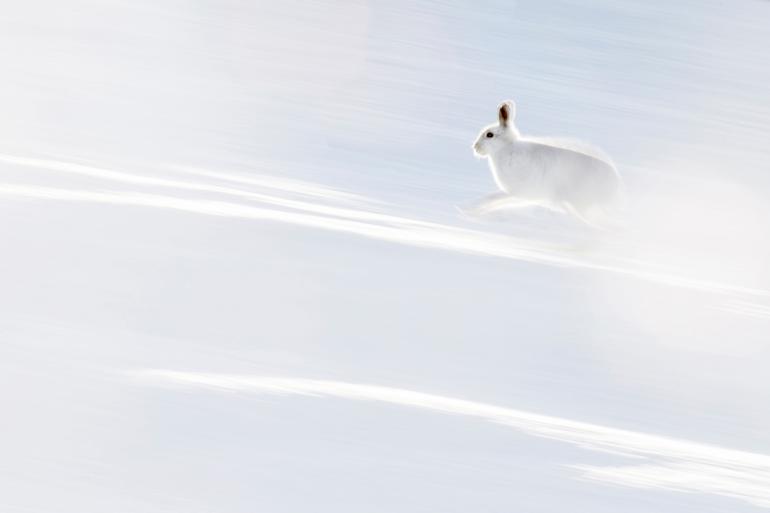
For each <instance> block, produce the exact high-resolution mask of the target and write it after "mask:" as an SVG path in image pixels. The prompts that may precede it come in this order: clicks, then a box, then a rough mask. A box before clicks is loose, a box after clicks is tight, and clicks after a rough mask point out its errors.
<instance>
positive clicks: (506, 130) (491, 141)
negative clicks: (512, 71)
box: [473, 100, 519, 158]
mask: <svg viewBox="0 0 770 513" xmlns="http://www.w3.org/2000/svg"><path fill="white" fill-rule="evenodd" d="M515 115H516V105H515V104H514V103H513V102H512V101H510V100H507V101H504V102H503V103H501V104H500V107H499V108H498V109H497V124H496V125H489V126H488V127H486V128H484V129H483V130H482V131H481V133H479V136H478V137H477V138H476V142H474V143H473V153H474V154H475V155H476V156H477V157H479V158H484V157H488V156H489V155H492V154H494V153H496V152H497V151H498V150H499V149H501V148H502V147H504V146H507V145H508V144H510V143H511V141H513V140H514V139H516V137H518V135H519V132H518V130H516V127H515V126H514V124H513V118H514V116H515Z"/></svg>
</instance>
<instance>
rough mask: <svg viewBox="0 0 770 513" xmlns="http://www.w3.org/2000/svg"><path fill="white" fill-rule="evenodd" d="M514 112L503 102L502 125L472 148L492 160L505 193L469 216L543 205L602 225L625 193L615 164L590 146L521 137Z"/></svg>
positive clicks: (489, 130) (494, 173)
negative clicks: (621, 194) (622, 192)
mask: <svg viewBox="0 0 770 513" xmlns="http://www.w3.org/2000/svg"><path fill="white" fill-rule="evenodd" d="M515 113H516V110H515V106H514V103H513V102H511V101H506V102H503V103H502V104H501V105H500V107H499V110H498V121H499V122H498V124H496V125H490V126H488V127H486V128H484V129H483V130H482V131H481V133H480V134H479V137H478V138H477V139H476V142H475V143H473V151H474V153H475V154H476V156H477V157H479V158H488V159H489V167H490V168H491V169H492V176H493V177H494V179H495V183H496V184H497V186H498V187H499V188H500V189H501V192H498V193H496V194H492V195H491V196H488V197H486V198H485V199H484V200H482V201H481V202H480V203H479V204H478V205H477V206H476V207H475V208H473V209H471V211H470V213H472V214H475V215H483V214H487V213H490V212H493V211H496V210H500V209H507V208H517V207H527V206H541V207H545V208H549V209H552V210H557V211H560V212H568V213H570V214H573V215H574V216H576V217H577V218H579V219H580V220H582V221H583V222H585V223H587V224H589V225H591V226H597V225H601V224H603V222H604V221H606V220H607V215H608V214H609V212H610V211H611V209H612V208H613V207H614V206H616V202H617V201H618V199H619V196H620V192H621V191H620V189H621V181H620V176H619V175H618V172H617V170H616V169H615V166H614V165H613V164H612V162H611V161H610V160H609V159H608V158H607V157H605V156H604V155H601V154H599V153H598V152H597V151H596V150H594V151H591V149H589V148H588V147H587V146H583V147H580V146H579V145H577V144H571V146H573V148H570V147H568V145H569V143H568V142H567V141H557V140H548V139H537V138H528V137H522V136H521V135H520V134H519V131H518V130H517V129H516V127H515V126H514V123H513V119H514V116H515ZM589 152H590V153H591V154H589Z"/></svg>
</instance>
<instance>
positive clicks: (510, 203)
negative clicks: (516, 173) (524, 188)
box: [464, 192, 534, 217]
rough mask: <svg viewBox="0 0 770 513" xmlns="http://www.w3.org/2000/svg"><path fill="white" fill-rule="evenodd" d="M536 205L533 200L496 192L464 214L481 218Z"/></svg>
mask: <svg viewBox="0 0 770 513" xmlns="http://www.w3.org/2000/svg"><path fill="white" fill-rule="evenodd" d="M533 204H534V203H533V202H532V201H531V200H528V199H523V198H518V197H516V196H511V195H510V194H507V193H505V192H496V193H494V194H490V195H489V196H485V197H484V198H483V199H481V200H479V201H478V202H476V204H475V205H473V206H472V207H471V208H469V209H467V210H465V211H464V213H466V214H469V215H472V216H475V217H480V216H484V215H487V214H491V213H492V212H497V211H499V210H507V209H513V208H524V207H529V206H532V205H533Z"/></svg>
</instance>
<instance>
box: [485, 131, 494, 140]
mask: <svg viewBox="0 0 770 513" xmlns="http://www.w3.org/2000/svg"><path fill="white" fill-rule="evenodd" d="M494 136H495V134H493V133H492V132H487V139H489V138H490V137H494Z"/></svg>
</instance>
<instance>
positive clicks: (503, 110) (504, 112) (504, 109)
mask: <svg viewBox="0 0 770 513" xmlns="http://www.w3.org/2000/svg"><path fill="white" fill-rule="evenodd" d="M510 108H511V106H510V105H508V103H506V102H503V103H501V104H500V118H501V119H503V120H506V121H507V120H508V114H509V110H510Z"/></svg>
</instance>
